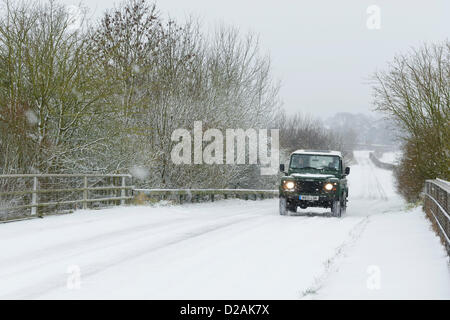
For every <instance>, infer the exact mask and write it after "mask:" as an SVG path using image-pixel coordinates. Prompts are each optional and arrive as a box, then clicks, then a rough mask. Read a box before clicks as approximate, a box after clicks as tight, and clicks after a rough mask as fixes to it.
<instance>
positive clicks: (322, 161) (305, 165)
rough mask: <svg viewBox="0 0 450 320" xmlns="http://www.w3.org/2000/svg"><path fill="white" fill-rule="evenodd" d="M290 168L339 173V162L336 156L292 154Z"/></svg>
mask: <svg viewBox="0 0 450 320" xmlns="http://www.w3.org/2000/svg"><path fill="white" fill-rule="evenodd" d="M290 168H291V169H294V170H299V169H304V170H308V169H315V170H323V171H339V170H340V161H339V157H337V156H328V155H313V154H293V155H292V156H291V164H290Z"/></svg>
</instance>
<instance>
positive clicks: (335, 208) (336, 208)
mask: <svg viewBox="0 0 450 320" xmlns="http://www.w3.org/2000/svg"><path fill="white" fill-rule="evenodd" d="M331 212H332V215H333V217H338V218H340V217H341V214H342V210H341V201H340V200H335V201H333V204H332V206H331Z"/></svg>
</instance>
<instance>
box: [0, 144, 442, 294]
mask: <svg viewBox="0 0 450 320" xmlns="http://www.w3.org/2000/svg"><path fill="white" fill-rule="evenodd" d="M355 156H356V160H357V161H358V164H357V165H354V166H353V167H352V169H351V170H352V171H351V174H350V176H349V180H350V181H349V183H350V201H349V207H348V209H347V214H346V215H345V216H344V217H343V218H341V219H338V218H332V217H326V216H321V215H320V214H322V213H326V210H320V209H319V210H300V211H299V213H298V215H296V216H287V217H286V216H279V215H278V201H277V200H276V199H273V200H264V201H244V200H226V201H218V202H215V203H201V204H185V205H182V206H161V207H131V206H130V207H116V208H112V209H107V210H97V211H94V210H92V211H77V212H76V213H74V214H71V215H65V216H54V217H46V218H45V219H43V220H30V221H22V222H16V223H8V224H2V225H0V244H1V250H0V298H62V299H65V298H67V299H71V298H81V299H95V298H146V299H147V298H148V299H163V298H170V299H197V298H199V299H245V298H249V299H298V298H307V299H309V298H312V299H321V298H444V299H450V272H449V266H448V258H447V257H446V254H445V251H444V249H443V247H442V246H441V244H440V243H439V240H438V238H437V237H436V236H435V235H434V234H433V233H432V231H431V230H430V224H429V222H428V221H427V220H426V219H425V218H424V215H423V213H422V212H421V210H420V209H415V210H413V211H409V212H405V211H403V210H404V207H405V205H404V203H403V202H402V200H401V199H400V198H399V197H398V196H397V195H395V192H394V189H393V185H392V176H391V172H390V171H387V170H382V169H378V168H376V167H374V166H373V165H372V164H371V162H370V160H369V158H368V152H357V153H356V154H355ZM303 211H305V212H308V213H313V214H311V215H309V216H303V215H301V214H302V213H305V212H303ZM78 280H80V281H81V282H80V281H78ZM78 285H79V287H78Z"/></svg>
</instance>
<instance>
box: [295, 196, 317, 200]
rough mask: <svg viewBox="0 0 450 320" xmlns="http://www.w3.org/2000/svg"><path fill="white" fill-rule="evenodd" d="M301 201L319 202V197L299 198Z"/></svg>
mask: <svg viewBox="0 0 450 320" xmlns="http://www.w3.org/2000/svg"><path fill="white" fill-rule="evenodd" d="M298 199H299V200H306V201H317V200H319V196H302V195H300V196H298Z"/></svg>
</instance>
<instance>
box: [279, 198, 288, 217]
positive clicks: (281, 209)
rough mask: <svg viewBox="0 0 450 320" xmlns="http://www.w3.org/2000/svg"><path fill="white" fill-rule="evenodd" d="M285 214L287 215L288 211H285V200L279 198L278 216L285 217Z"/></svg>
mask: <svg viewBox="0 0 450 320" xmlns="http://www.w3.org/2000/svg"><path fill="white" fill-rule="evenodd" d="M287 213H288V210H287V201H286V198H283V197H281V198H280V215H281V216H285V215H287Z"/></svg>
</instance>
